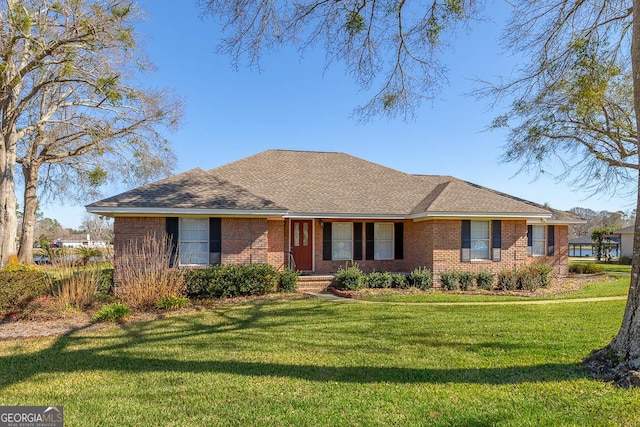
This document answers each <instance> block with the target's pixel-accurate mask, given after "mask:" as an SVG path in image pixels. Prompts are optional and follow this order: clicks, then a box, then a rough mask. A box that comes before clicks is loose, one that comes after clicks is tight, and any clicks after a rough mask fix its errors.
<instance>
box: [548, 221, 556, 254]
mask: <svg viewBox="0 0 640 427" xmlns="http://www.w3.org/2000/svg"><path fill="white" fill-rule="evenodd" d="M555 240H556V228H555V226H553V225H548V226H547V255H549V256H553V255H554V253H555V250H554V246H555Z"/></svg>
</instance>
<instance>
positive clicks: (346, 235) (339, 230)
mask: <svg viewBox="0 0 640 427" xmlns="http://www.w3.org/2000/svg"><path fill="white" fill-rule="evenodd" d="M352 247H353V226H352V224H351V223H350V222H334V223H333V224H332V227H331V259H336V260H349V259H351V258H352V255H351V253H352V252H351V250H352Z"/></svg>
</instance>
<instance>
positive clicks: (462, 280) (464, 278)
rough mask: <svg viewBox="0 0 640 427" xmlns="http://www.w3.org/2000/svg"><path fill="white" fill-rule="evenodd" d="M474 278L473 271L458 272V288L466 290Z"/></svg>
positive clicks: (469, 287)
mask: <svg viewBox="0 0 640 427" xmlns="http://www.w3.org/2000/svg"><path fill="white" fill-rule="evenodd" d="M475 278H476V275H475V274H474V273H471V272H470V271H460V272H458V283H459V284H460V290H463V291H468V290H469V289H471V287H472V286H473V281H474V279H475Z"/></svg>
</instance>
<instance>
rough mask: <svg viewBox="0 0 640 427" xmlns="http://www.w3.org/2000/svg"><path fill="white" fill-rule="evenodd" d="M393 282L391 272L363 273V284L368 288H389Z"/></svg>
mask: <svg viewBox="0 0 640 427" xmlns="http://www.w3.org/2000/svg"><path fill="white" fill-rule="evenodd" d="M392 283H393V276H392V275H391V273H389V272H387V271H385V272H380V271H373V272H371V273H369V274H367V275H365V286H366V287H368V288H390V287H391V285H392Z"/></svg>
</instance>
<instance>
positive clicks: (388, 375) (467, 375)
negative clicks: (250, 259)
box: [0, 304, 588, 389]
mask: <svg viewBox="0 0 640 427" xmlns="http://www.w3.org/2000/svg"><path fill="white" fill-rule="evenodd" d="M303 312H304V315H309V308H308V307H306V308H304V309H292V308H287V309H277V310H274V309H273V307H271V308H270V310H269V313H268V315H267V316H265V315H266V314H267V313H264V312H263V307H262V304H256V305H255V306H252V307H251V308H249V309H246V310H242V311H241V312H240V311H234V310H229V311H225V312H218V313H216V314H218V317H216V321H215V322H211V321H210V320H209V318H208V317H205V316H203V315H197V314H195V315H189V316H184V317H175V318H172V319H171V323H170V324H169V325H167V324H166V323H165V322H146V323H140V324H131V325H123V326H121V329H122V332H121V334H116V335H114V336H111V335H104V334H103V333H93V334H92V333H82V334H79V333H78V332H80V331H74V332H71V333H69V334H67V335H65V336H62V337H60V338H58V339H56V340H55V341H54V342H53V344H52V345H51V346H50V347H48V348H46V349H44V350H41V351H37V352H32V353H26V354H16V355H9V356H4V357H0V389H2V388H5V387H8V386H10V385H12V384H16V383H20V382H23V381H27V380H28V379H29V378H31V377H33V376H36V375H39V374H57V373H74V372H90V371H107V372H114V373H118V372H123V373H152V372H163V373H173V372H175V373H209V374H211V373H214V374H217V373H219V374H232V375H239V376H248V377H249V376H250V377H273V378H293V379H301V380H307V381H317V382H343V383H362V384H365V383H377V382H380V383H398V384H415V383H461V384H495V385H499V384H520V383H526V382H550V381H554V382H555V381H565V380H573V379H578V378H586V377H588V372H587V371H586V370H584V369H583V368H581V367H580V366H578V365H577V364H568V363H567V364H563V363H546V364H540V365H532V366H513V367H500V368H477V369H464V368H450V369H436V368H434V369H429V368H411V367H393V366H375V365H371V366H323V365H311V364H279V363H272V362H253V361H242V360H238V361H229V360H183V359H181V360H178V359H176V358H169V357H167V358H162V350H161V347H160V348H158V347H157V346H159V345H161V344H167V343H170V342H172V341H175V342H174V344H175V345H176V346H181V347H184V348H187V347H190V346H192V347H193V346H196V347H202V345H203V343H208V344H210V346H216V345H218V346H219V345H225V344H226V345H229V343H231V345H233V342H234V340H237V341H241V343H239V345H243V346H244V345H248V344H251V343H252V342H248V341H250V340H252V338H251V337H243V336H242V335H240V336H237V337H236V336H235V335H234V336H231V337H228V336H227V337H226V338H225V339H224V340H219V341H216V336H217V334H224V333H227V332H229V331H238V332H243V333H245V332H246V333H248V332H249V331H250V330H252V329H255V330H260V331H263V330H265V329H267V328H269V327H272V326H276V327H282V326H283V325H287V322H286V320H287V318H290V317H292V316H293V317H296V316H301V315H302V313H303ZM192 338H195V340H193V339H192ZM273 339H277V338H273ZM245 341H247V342H245ZM256 345H258V344H257V343H256ZM438 345H442V346H445V345H446V343H438ZM454 345H455V344H454Z"/></svg>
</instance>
